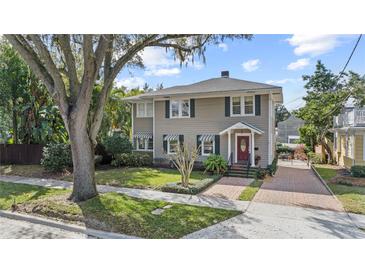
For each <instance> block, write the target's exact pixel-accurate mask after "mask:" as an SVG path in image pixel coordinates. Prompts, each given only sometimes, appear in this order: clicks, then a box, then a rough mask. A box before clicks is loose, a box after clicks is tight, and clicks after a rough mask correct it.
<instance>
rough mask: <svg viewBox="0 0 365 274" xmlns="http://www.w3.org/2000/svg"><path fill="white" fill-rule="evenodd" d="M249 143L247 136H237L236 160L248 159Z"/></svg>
mask: <svg viewBox="0 0 365 274" xmlns="http://www.w3.org/2000/svg"><path fill="white" fill-rule="evenodd" d="M249 144H250V137H249V136H237V148H236V149H237V161H245V160H248V154H249V151H250V150H249Z"/></svg>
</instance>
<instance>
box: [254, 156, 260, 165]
mask: <svg viewBox="0 0 365 274" xmlns="http://www.w3.org/2000/svg"><path fill="white" fill-rule="evenodd" d="M260 160H261V156H260V155H256V156H255V166H257V164H258V163H259V162H260Z"/></svg>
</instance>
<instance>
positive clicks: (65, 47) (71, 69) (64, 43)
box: [57, 34, 80, 102]
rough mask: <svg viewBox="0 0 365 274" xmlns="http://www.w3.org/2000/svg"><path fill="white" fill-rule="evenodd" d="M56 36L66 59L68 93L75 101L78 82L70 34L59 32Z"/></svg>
mask: <svg viewBox="0 0 365 274" xmlns="http://www.w3.org/2000/svg"><path fill="white" fill-rule="evenodd" d="M57 38H58V40H59V44H60V47H61V50H62V52H63V55H64V57H65V61H66V66H67V75H68V78H69V80H70V94H71V97H72V101H73V102H75V99H76V94H77V93H78V91H79V88H80V83H79V79H78V77H77V70H76V62H75V57H74V55H73V53H72V49H71V43H70V42H71V41H70V35H65V34H60V35H57Z"/></svg>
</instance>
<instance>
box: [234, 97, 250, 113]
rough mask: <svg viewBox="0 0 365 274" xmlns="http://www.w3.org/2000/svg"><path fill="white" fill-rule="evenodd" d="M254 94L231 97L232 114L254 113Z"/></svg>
mask: <svg viewBox="0 0 365 274" xmlns="http://www.w3.org/2000/svg"><path fill="white" fill-rule="evenodd" d="M254 113H255V104H254V96H253V95H250V96H233V97H231V116H243V115H254Z"/></svg>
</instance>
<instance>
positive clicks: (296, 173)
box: [253, 162, 343, 211]
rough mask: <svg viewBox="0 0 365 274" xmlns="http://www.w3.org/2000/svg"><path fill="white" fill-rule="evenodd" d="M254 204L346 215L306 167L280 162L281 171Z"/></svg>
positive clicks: (258, 195) (266, 185) (257, 196)
mask: <svg viewBox="0 0 365 274" xmlns="http://www.w3.org/2000/svg"><path fill="white" fill-rule="evenodd" d="M253 201H254V202H261V203H271V204H278V205H289V206H301V207H310V208H315V209H327V210H334V211H343V207H342V205H341V203H340V202H339V201H338V200H337V199H336V198H335V197H333V196H332V195H331V193H330V192H329V191H328V190H327V189H326V187H325V186H324V185H323V184H322V183H321V182H320V181H319V179H318V178H317V177H316V176H315V174H314V173H313V171H312V170H311V169H310V167H308V166H307V164H306V163H304V162H302V163H299V162H295V163H294V164H293V166H291V164H288V162H279V169H278V171H277V173H276V175H275V177H273V179H272V180H271V181H269V182H265V183H264V184H263V185H262V186H261V189H260V190H259V191H258V193H257V194H256V196H255V198H254V200H253Z"/></svg>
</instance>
